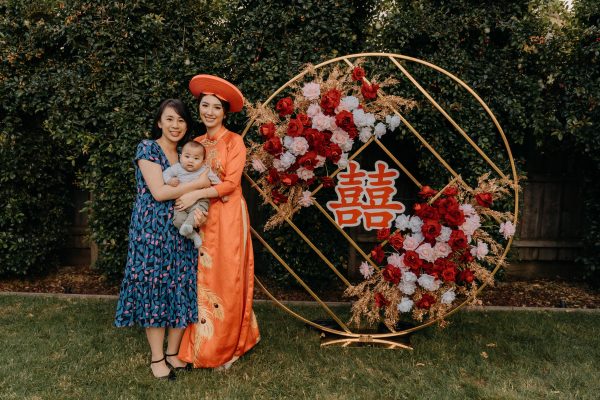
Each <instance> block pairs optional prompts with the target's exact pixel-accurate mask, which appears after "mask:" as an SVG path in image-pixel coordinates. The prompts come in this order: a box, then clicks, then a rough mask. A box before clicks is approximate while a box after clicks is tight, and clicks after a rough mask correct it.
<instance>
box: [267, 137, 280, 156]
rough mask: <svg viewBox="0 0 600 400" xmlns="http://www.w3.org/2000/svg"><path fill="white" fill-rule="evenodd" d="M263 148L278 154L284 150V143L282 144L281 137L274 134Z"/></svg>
mask: <svg viewBox="0 0 600 400" xmlns="http://www.w3.org/2000/svg"><path fill="white" fill-rule="evenodd" d="M263 148H264V149H265V151H266V152H267V153H269V154H272V155H274V156H277V155H279V154H281V153H282V152H283V145H282V144H281V139H279V137H277V136H273V137H272V138H270V139H269V140H267V141H266V142H265V144H263Z"/></svg>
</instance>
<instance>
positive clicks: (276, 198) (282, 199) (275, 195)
mask: <svg viewBox="0 0 600 400" xmlns="http://www.w3.org/2000/svg"><path fill="white" fill-rule="evenodd" d="M271 198H272V199H273V203H275V204H282V203H287V201H288V197H287V196H286V195H284V194H282V193H279V190H277V189H274V190H272V191H271Z"/></svg>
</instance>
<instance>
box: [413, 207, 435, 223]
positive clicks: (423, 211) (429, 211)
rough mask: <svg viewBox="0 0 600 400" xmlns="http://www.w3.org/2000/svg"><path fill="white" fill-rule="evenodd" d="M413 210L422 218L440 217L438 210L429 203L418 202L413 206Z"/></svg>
mask: <svg viewBox="0 0 600 400" xmlns="http://www.w3.org/2000/svg"><path fill="white" fill-rule="evenodd" d="M413 210H414V212H415V214H417V216H418V217H419V218H421V219H422V220H426V219H433V220H437V219H439V218H440V215H439V213H438V211H437V210H436V209H435V208H433V207H432V206H430V205H429V204H427V203H417V204H415V205H414V206H413Z"/></svg>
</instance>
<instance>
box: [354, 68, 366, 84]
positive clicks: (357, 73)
mask: <svg viewBox="0 0 600 400" xmlns="http://www.w3.org/2000/svg"><path fill="white" fill-rule="evenodd" d="M364 77H365V70H364V69H362V68H361V67H354V69H353V70H352V80H355V81H362V80H363V78H364Z"/></svg>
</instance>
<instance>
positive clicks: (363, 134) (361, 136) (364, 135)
mask: <svg viewBox="0 0 600 400" xmlns="http://www.w3.org/2000/svg"><path fill="white" fill-rule="evenodd" d="M371 136H373V131H372V130H371V128H369V127H368V126H365V127H364V128H361V129H360V132H359V133H358V140H360V141H361V142H363V143H367V141H368V140H369V139H371Z"/></svg>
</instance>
